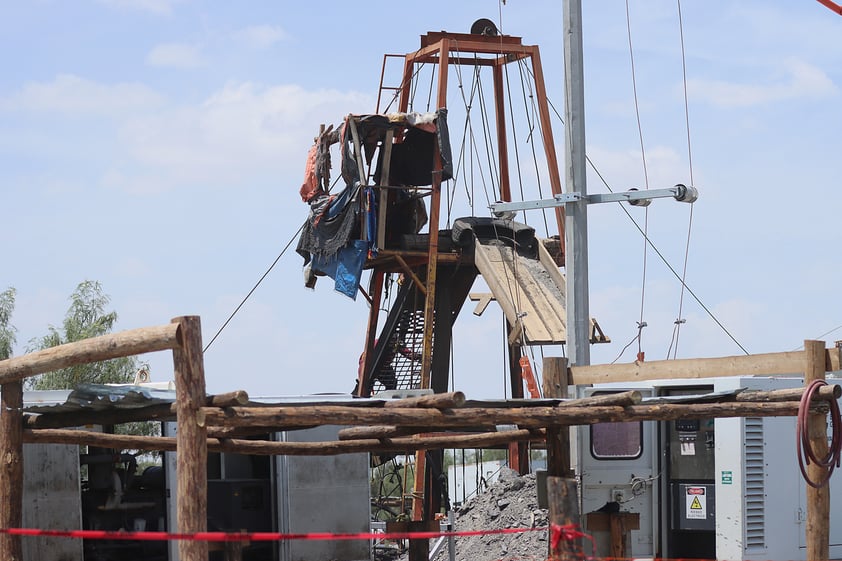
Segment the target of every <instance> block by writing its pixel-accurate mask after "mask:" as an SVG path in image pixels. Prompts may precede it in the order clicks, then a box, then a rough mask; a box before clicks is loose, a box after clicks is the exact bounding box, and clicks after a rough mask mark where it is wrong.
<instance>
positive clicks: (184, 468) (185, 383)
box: [0, 316, 842, 561]
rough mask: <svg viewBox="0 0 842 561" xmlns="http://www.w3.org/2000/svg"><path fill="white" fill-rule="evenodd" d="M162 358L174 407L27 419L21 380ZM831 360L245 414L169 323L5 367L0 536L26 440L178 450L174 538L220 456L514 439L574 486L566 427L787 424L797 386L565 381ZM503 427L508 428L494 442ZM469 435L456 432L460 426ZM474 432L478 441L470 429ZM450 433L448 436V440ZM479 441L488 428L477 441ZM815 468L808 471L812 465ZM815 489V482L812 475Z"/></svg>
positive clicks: (748, 362) (549, 364) (202, 548)
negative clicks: (112, 429) (571, 394)
mask: <svg viewBox="0 0 842 561" xmlns="http://www.w3.org/2000/svg"><path fill="white" fill-rule="evenodd" d="M163 350H171V351H172V353H173V366H174V372H175V386H176V402H175V405H174V406H171V405H163V406H161V405H156V406H153V407H150V408H147V409H144V410H142V411H140V412H134V413H131V412H119V413H114V412H94V413H74V414H72V415H62V414H57V415H47V414H45V415H40V416H33V417H30V416H27V417H24V416H23V413H22V408H23V397H22V396H23V391H22V388H23V381H24V380H25V379H26V378H28V377H31V376H36V375H38V374H42V373H45V372H50V371H53V370H57V369H60V368H64V367H67V366H72V365H76V364H83V363H89V362H96V361H103V360H108V359H112V358H118V357H126V356H132V355H136V354H142V353H147V352H153V351H163ZM839 357H840V350H839V349H837V348H833V349H825V345H824V343H823V342H820V341H806V342H805V350H804V351H796V352H787V353H772V354H765V355H753V356H740V357H725V358H714V359H687V360H670V361H655V362H649V363H634V364H631V365H628V364H626V365H601V366H587V367H572V368H568V367H567V365H566V362H565V360H564V359H561V358H549V359H545V364H544V380H543V387H544V395H545V396H546V397H547V398H549V399H542V400H514V401H512V402H507V403H506V404H505V405H504V406H502V407H501V406H499V405H500V404H499V403H498V404H496V405H497V406H491V405H490V404H488V403H486V402H466V400H465V396H464V395H463V394H462V393H461V392H453V393H448V394H436V395H432V396H423V397H420V398H409V399H400V400H394V401H386V402H379V401H377V400H353V401H352V402H350V403H343V404H340V405H336V404H329V403H327V404H326V403H316V404H311V405H306V404H305V405H300V404H299V405H288V404H287V405H261V404H251V403H249V401H248V397H247V394H246V393H245V392H244V391H235V392H231V393H230V394H225V395H222V396H210V397H209V396H207V395H206V391H205V376H204V365H203V359H202V341H201V326H200V321H199V318H198V317H196V316H185V317H178V318H175V319H173V320H172V322H171V323H170V324H168V325H164V326H160V327H148V328H141V329H135V330H130V331H125V332H122V333H118V334H113V335H105V336H102V337H97V338H94V339H88V340H85V341H80V342H76V343H69V344H66V345H61V346H58V347H53V348H51V349H46V350H43V351H38V352H35V353H31V354H28V355H24V356H21V357H14V358H11V359H8V360H5V361H0V389H2V398H1V399H2V403H0V405H2V412H0V461H2V464H3V465H2V469H0V504H4V505H7V508H5V509H2V510H0V527H3V528H17V527H20V526H21V524H22V489H23V484H22V481H23V465H22V449H23V443H24V442H55V443H64V444H68V443H74V444H89V445H95V446H102V447H114V448H134V449H144V450H175V452H176V454H177V466H178V467H177V488H178V497H177V528H178V532H179V533H194V532H202V531H205V530H206V527H207V453H208V450H212V451H225V452H234V453H242V454H266V455H330V454H343V453H355V452H378V451H403V450H418V449H436V448H445V447H446V448H481V447H488V446H497V445H501V444H506V443H509V442H513V441H528V440H532V441H541V442H543V443H545V444H546V446H547V450H548V463H549V472H550V473H549V474H550V475H551V476H569V475H570V466H569V464H568V462H569V460H568V458H569V456H568V448H569V447H568V446H567V444H566V442H565V441H564V435H566V433H567V431H566V428H567V427H569V426H573V425H584V424H594V423H599V422H616V421H632V420H670V419H677V418H712V417H766V416H794V415H796V414H797V413H798V409H799V400H800V398H801V395H802V392H803V390H802V389H796V390H776V391H770V392H759V391H751V392H750V391H746V392H743V393H741V394H738V395H736V396H734V397H733V398H732V399H730V400H729V401H726V402H719V403H693V404H669V403H667V404H663V403H662V404H646V403H642V402H641V398H640V394H639V393H638V392H635V391H630V392H623V393H619V394H614V395H608V396H597V397H589V398H584V399H572V400H566V399H565V400H562V399H559V398H562V397H564V391H565V390H566V387H567V385H568V384H589V383H597V382H608V381H610V382H622V381H625V382H629V381H640V380H650V379H655V378H658V379H681V378H711V377H717V376H740V375H781V374H803V375H804V376H805V385H806V384H809V383H810V382H811V381H812V380H814V379H824V377H825V372H826V371H835V370H839V369H840V359H839ZM841 393H842V387H841V386H838V385H832V386H825V387H822V388H821V389H820V391H819V392H818V393H817V394H816V396H815V402H814V403H813V405H812V408H811V411H812V413H813V414H812V415H810V417H809V422H810V424H811V434H812V435H814V438H812V444H813V447H814V450H815V452H816V453H817V455H819V456H821V455H823V454H826V452H827V440H826V437H825V435H826V430H827V424H826V413H825V409H826V407H825V408H824V409H822V408H821V402H823V401H828V400H833V399H838V398H839V397H840V394H841ZM173 417H174V418H175V419H176V422H177V435H176V437H175V438H174V439H173V438H165V437H141V436H129V435H107V434H102V433H96V432H92V431H84V430H65V429H66V427H74V426H80V425H84V424H92V423H95V424H117V423H120V422H128V421H134V420H149V419H167V418H173ZM323 424H331V425H346V426H347V428H345V429H343V430H341V431H340V433H339V440H338V441H336V442H310V443H290V442H270V441H259V440H252V439H246V438H242V437H244V436H248V435H254V434H261V433H267V432H277V431H282V430H295V429H298V428H303V427H310V426H314V425H323ZM498 425H517V426H518V429H517V430H510V431H504V432H498V431H497V430H496V427H497V426H498ZM460 428H461V429H465V431H468V429H470V431H471V432H470V433H468V432H465V433H463V434H460V433H458V431H459V429H460ZM477 429H479V430H480V432H476V431H477ZM454 431H457V432H455V433H454ZM483 431H484V432H483ZM812 468H813V466H808V469H812ZM813 476H815V479H818V478H820V476H819V475H816V474H813ZM807 493H808V495H807V505H808V511H807V559H808V560H813V559H827V558H828V549H829V490H828V488H827V487H823V488H818V489H815V488H812V487H808V490H807ZM178 549H179V556H180V559H182V560H183V561H206V560H207V558H208V544H207V543H206V542H201V541H190V540H182V541H180V542H179V546H178ZM21 558H22V557H21V544H20V537H19V536H10V535H8V534H2V535H0V559H4V560H11V561H19V560H20V559H21Z"/></svg>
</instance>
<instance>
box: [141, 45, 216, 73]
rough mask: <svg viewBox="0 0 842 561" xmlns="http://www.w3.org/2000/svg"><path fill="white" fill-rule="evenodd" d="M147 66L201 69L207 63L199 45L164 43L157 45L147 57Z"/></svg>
mask: <svg viewBox="0 0 842 561" xmlns="http://www.w3.org/2000/svg"><path fill="white" fill-rule="evenodd" d="M146 64H148V65H149V66H160V67H169V68H182V69H190V68H199V67H201V66H205V65H206V64H207V62H206V61H205V60H204V58H203V57H202V53H201V49H200V48H199V47H198V46H197V45H188V44H184V43H164V44H161V45H156V46H155V47H154V48H153V49H152V50H151V51H149V54H148V55H146Z"/></svg>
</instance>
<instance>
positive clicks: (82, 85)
mask: <svg viewBox="0 0 842 561" xmlns="http://www.w3.org/2000/svg"><path fill="white" fill-rule="evenodd" d="M162 101H163V98H162V96H161V95H159V94H158V93H156V92H155V91H154V90H152V89H151V88H149V87H147V86H145V85H143V84H138V83H125V82H123V83H118V84H101V83H98V82H93V81H91V80H87V79H85V78H81V77H79V76H75V75H73V74H59V75H58V76H56V78H55V80H53V81H52V82H31V83H28V84H26V85H25V86H24V87H23V88H22V89H21V90H20V91H19V92H18V93H16V94H13V95H12V96H10V97H7V98H0V110H19V109H23V110H28V111H44V112H58V113H69V114H74V113H75V114H85V115H90V114H98V115H113V114H124V113H126V112H130V111H133V110H138V109H148V108H152V107H156V106H158V105H160V104H161V103H162Z"/></svg>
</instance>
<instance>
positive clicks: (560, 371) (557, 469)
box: [541, 357, 574, 477]
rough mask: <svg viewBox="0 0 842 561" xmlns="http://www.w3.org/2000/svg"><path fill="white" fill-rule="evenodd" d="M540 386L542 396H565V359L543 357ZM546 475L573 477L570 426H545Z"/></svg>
mask: <svg viewBox="0 0 842 561" xmlns="http://www.w3.org/2000/svg"><path fill="white" fill-rule="evenodd" d="M541 375H542V379H541V388H542V389H543V391H544V397H555V398H563V397H567V359H566V358H564V357H544V364H543V369H542V373H541ZM547 475H550V476H556V477H573V475H574V473H573V470H572V469H571V466H570V427H568V426H566V425H564V426H552V427H547Z"/></svg>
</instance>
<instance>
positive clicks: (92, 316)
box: [26, 280, 160, 436]
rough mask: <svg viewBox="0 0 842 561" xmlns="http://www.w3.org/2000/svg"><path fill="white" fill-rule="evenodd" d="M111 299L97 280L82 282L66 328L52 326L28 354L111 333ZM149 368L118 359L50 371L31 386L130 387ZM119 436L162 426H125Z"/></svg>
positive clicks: (155, 431)
mask: <svg viewBox="0 0 842 561" xmlns="http://www.w3.org/2000/svg"><path fill="white" fill-rule="evenodd" d="M109 302H111V298H110V297H109V296H108V295H107V294H105V293H104V292H103V291H102V285H100V283H99V282H97V281H90V280H86V281H82V282H81V283H79V286H77V287H76V290H75V291H74V292H73V294H71V296H70V308H69V309H68V310H67V314H66V315H65V317H64V323H62V329H61V330H59V329H56V328H55V327H54V326H52V325H51V326H50V327H49V333H48V334H47V335H45V336H43V337H41V338H38V339H33V340H31V341H30V342H29V345H28V348H27V349H26V351H27V352H31V351H37V350H41V349H48V348H50V347H55V346H58V345H63V344H65V343H74V342H76V341H81V340H83V339H89V338H91V337H99V336H101V335H107V334H108V333H111V330H112V328H113V327H114V324H115V323H117V312H115V311H110V312H108V311H106V308H107V307H108V304H109ZM142 367H146V365H145V364H143V363H140V362H139V361H138V359H137V358H136V357H133V356H131V357H122V358H115V359H111V360H107V361H102V362H92V363H88V364H79V365H76V366H70V367H67V368H62V369H61V370H55V371H53V372H47V373H45V374H41V375H40V376H36V377H35V378H30V380H29V382H28V385H29V388H30V389H34V390H64V389H74V388H75V387H76V386H78V385H79V384H85V383H87V384H127V383H131V382H133V381H134V378H135V374H136V372H137V371H138V369H139V368H142ZM114 430H115V432H117V433H119V434H138V435H146V436H158V435H159V434H160V426H159V424H158V423H155V422H151V421H138V422H131V423H124V424H121V425H117V426H115V427H114Z"/></svg>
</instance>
